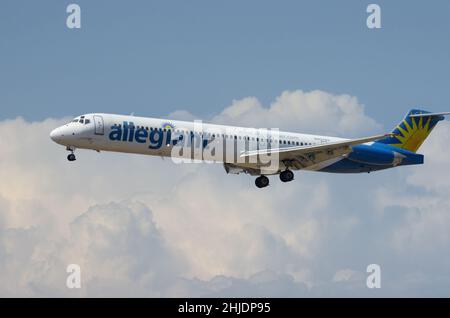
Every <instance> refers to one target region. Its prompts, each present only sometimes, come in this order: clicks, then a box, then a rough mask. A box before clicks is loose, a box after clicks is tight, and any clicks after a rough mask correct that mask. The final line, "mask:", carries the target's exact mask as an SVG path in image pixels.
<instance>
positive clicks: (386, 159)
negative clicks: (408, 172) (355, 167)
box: [347, 145, 405, 165]
mask: <svg viewBox="0 0 450 318" xmlns="http://www.w3.org/2000/svg"><path fill="white" fill-rule="evenodd" d="M347 158H348V159H350V160H353V161H356V162H360V163H365V164H370V165H398V164H400V163H401V162H402V160H403V158H405V156H403V155H402V154H400V153H398V152H395V151H392V150H390V149H383V148H381V147H373V146H368V145H359V146H355V147H353V151H352V152H351V153H349V154H348V156H347Z"/></svg>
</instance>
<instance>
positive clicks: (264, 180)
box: [255, 176, 269, 188]
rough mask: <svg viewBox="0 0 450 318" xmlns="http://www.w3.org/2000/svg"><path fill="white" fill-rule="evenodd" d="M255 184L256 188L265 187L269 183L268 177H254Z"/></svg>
mask: <svg viewBox="0 0 450 318" xmlns="http://www.w3.org/2000/svg"><path fill="white" fill-rule="evenodd" d="M255 185H256V186H257V187H258V188H265V187H267V186H268V185H269V178H267V177H266V176H259V177H258V178H256V179H255Z"/></svg>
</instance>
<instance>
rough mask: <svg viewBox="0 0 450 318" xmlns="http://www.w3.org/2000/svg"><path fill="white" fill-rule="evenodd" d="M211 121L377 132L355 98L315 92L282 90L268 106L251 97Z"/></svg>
mask: <svg viewBox="0 0 450 318" xmlns="http://www.w3.org/2000/svg"><path fill="white" fill-rule="evenodd" d="M213 121H214V122H219V123H224V124H226V123H234V124H236V125H242V126H251V127H266V128H280V129H281V130H290V131H298V132H309V133H313V134H328V135H331V136H336V135H339V136H343V137H345V136H353V135H357V134H364V133H372V132H376V131H378V132H380V130H381V125H379V124H378V123H377V122H376V121H375V120H373V119H372V118H370V117H368V116H367V115H366V114H364V106H363V105H361V104H360V103H359V102H358V100H357V98H356V97H353V96H350V95H333V94H330V93H327V92H324V91H319V90H316V91H311V92H303V91H301V90H296V91H284V92H283V93H282V94H281V95H280V96H278V97H277V98H276V100H275V102H273V103H272V104H271V105H270V107H264V106H263V105H262V104H261V103H260V102H259V101H258V99H257V98H255V97H248V98H244V99H241V100H236V101H234V102H233V104H232V105H231V106H229V107H227V108H225V109H224V110H223V111H222V113H220V114H219V115H217V116H215V117H214V118H213Z"/></svg>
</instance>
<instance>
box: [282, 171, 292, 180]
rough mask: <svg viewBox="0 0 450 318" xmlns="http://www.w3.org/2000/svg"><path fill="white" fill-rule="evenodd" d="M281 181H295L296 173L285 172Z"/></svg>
mask: <svg viewBox="0 0 450 318" xmlns="http://www.w3.org/2000/svg"><path fill="white" fill-rule="evenodd" d="M280 180H281V181H283V182H289V181H292V180H294V173H293V172H292V171H291V170H284V171H283V172H281V173H280Z"/></svg>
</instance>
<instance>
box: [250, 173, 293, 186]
mask: <svg viewBox="0 0 450 318" xmlns="http://www.w3.org/2000/svg"><path fill="white" fill-rule="evenodd" d="M280 180H281V181H283V182H289V181H292V180H294V173H293V172H292V171H291V170H289V169H288V170H284V171H282V172H280ZM255 185H256V186H257V187H258V188H265V187H267V186H268V185H269V178H267V177H266V176H264V175H262V176H259V177H258V178H256V179H255Z"/></svg>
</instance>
